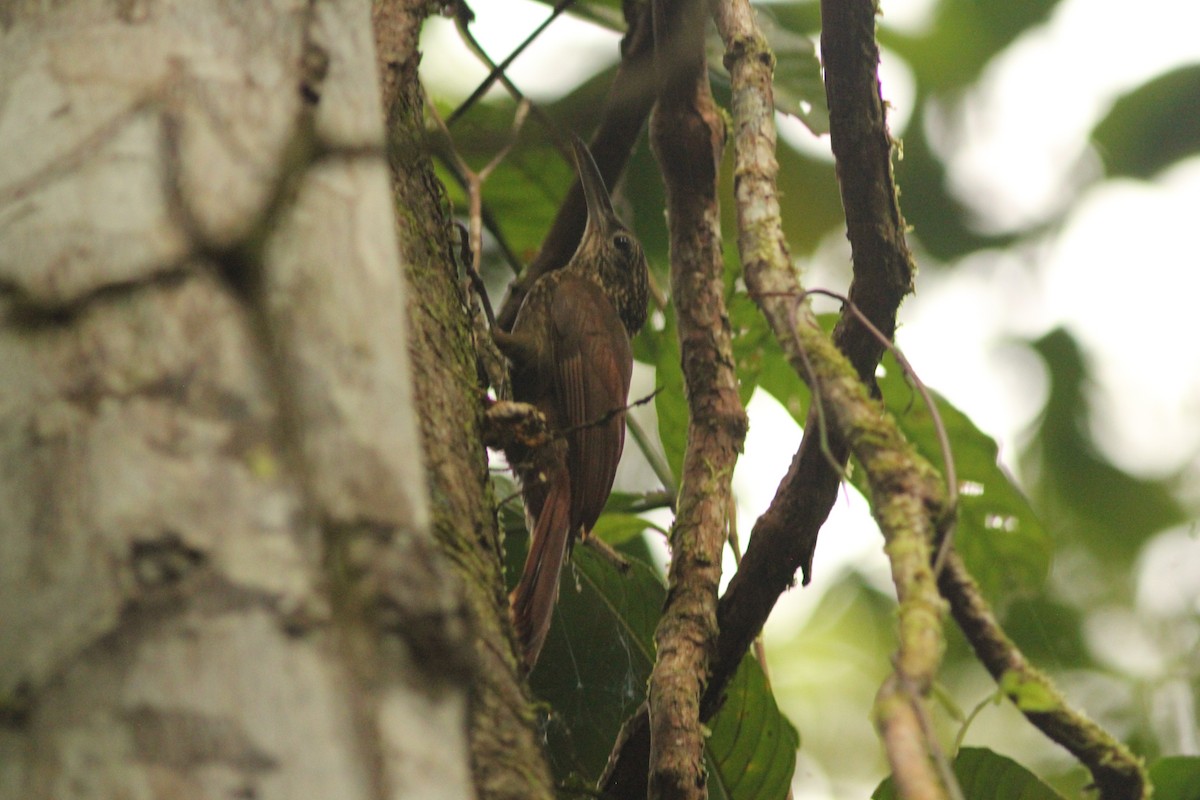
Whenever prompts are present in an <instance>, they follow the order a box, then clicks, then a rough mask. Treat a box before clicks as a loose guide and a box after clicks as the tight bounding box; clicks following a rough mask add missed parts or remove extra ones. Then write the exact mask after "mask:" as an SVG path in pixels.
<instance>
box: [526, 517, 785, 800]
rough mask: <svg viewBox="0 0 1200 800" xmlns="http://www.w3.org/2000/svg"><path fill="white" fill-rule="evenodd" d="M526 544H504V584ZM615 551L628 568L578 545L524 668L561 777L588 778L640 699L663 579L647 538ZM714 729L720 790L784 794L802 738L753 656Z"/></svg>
mask: <svg viewBox="0 0 1200 800" xmlns="http://www.w3.org/2000/svg"><path fill="white" fill-rule="evenodd" d="M603 519H604V518H603V517H601V520H602V521H603ZM524 543H525V537H522V536H520V535H516V534H514V535H513V536H512V537H510V539H509V541H508V543H507V547H506V550H507V560H508V567H509V572H510V581H509V584H510V585H512V584H515V582H516V578H517V574H518V573H519V571H520V568H521V564H522V563H523V562H524V558H525V553H524V547H523V545H524ZM618 549H619V550H620V552H621V553H622V555H624V556H625V557H626V558H627V559H628V560H629V562H630V566H631V568H630V570H629V571H628V572H627V573H621V572H619V571H617V569H616V568H615V567H614V566H613V565H612V563H611V562H610V561H608V560H607V559H605V558H603V557H601V556H599V555H598V554H597V553H595V552H594V551H593V550H592V549H591V548H589V547H587V546H583V545H580V546H577V547H575V548H574V553H573V555H572V558H571V562H570V564H569V565H567V566H566V567H564V569H563V576H562V584H561V586H560V589H559V601H558V605H557V606H556V608H555V611H554V619H553V622H552V623H551V626H550V633H549V635H548V636H547V637H546V645H545V647H544V649H543V650H542V655H541V658H540V659H539V660H538V663H537V666H536V667H535V668H534V670H533V673H532V674H531V675H530V686H531V687H532V688H533V691H534V693H535V694H536V695H537V697H538V698H539V699H540V700H542V701H544V702H545V703H546V704H547V705H548V706H549V708H551V709H553V710H552V712H551V714H550V716H549V718H548V719H547V720H546V724H545V735H546V742H547V750H548V752H549V754H550V759H551V765H552V767H553V770H554V773H555V777H556V778H557V779H558V780H559V781H560V782H564V783H579V782H583V783H590V784H594V782H595V780H596V779H597V778H598V777H599V775H600V773H601V771H602V770H603V768H604V765H605V763H606V762H607V759H608V754H609V751H610V750H611V748H612V743H613V741H614V740H615V739H616V736H617V732H618V731H619V730H620V728H621V725H622V724H623V723H624V721H625V720H626V719H627V718H628V717H629V716H630V715H631V714H633V713H634V712H635V711H636V710H637V708H638V707H639V706H640V705H641V703H642V701H643V700H645V692H646V684H647V681H648V680H649V677H650V670H651V667H652V665H653V660H654V630H655V627H656V625H657V624H658V618H659V614H660V611H661V609H662V606H663V603H664V602H665V601H666V587H665V585H664V583H663V577H662V575H661V574H660V572H659V570H658V568H657V567H655V566H654V565H653V563H652V561H651V558H650V553H649V550H648V548H647V547H646V543H645V540H644V539H641V538H637V537H635V538H633V539H630V540H628V541H627V542H625V544H623V545H621V546H619V548H618ZM711 731H712V735H711V736H710V737H709V740H708V742H707V747H706V759H707V762H708V763H709V764H710V765H711V767H710V783H712V784H713V785H714V787H715V788H716V789H717V790H718V791H720V790H724V791H725V792H726V796H728V797H730V798H734V799H735V800H740V799H742V798H745V799H746V800H750V798H771V797H780V798H782V797H784V796H785V795H786V792H787V786H788V783H789V781H790V778H791V774H792V770H793V769H794V765H795V757H796V746H797V741H798V736H797V734H796V732H795V729H794V728H792V726H791V724H790V723H789V722H788V721H787V719H786V718H785V717H784V716H783V715H782V714H781V713H780V711H779V707H778V706H777V705H776V703H775V698H774V696H773V695H772V694H771V690H770V687H769V686H768V685H767V683H766V680H765V678H764V677H763V674H762V670H761V669H760V668H759V666H758V664H757V662H755V661H754V659H753V658H752V657H750V656H747V657H746V658H745V659H744V660H743V662H742V664H741V666H740V667H739V669H738V673H737V675H736V676H735V677H734V680H733V682H732V683H731V685H730V688H729V692H728V695H727V698H726V700H725V703H724V705H723V706H722V707H721V709H720V710H719V711H718V712H717V715H716V717H715V718H714V719H713V720H712V723H711ZM713 796H716V795H715V794H714V795H713Z"/></svg>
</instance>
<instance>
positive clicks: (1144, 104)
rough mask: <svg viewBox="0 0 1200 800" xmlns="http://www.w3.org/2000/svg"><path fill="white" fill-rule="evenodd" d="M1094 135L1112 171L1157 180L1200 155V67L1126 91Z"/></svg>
mask: <svg viewBox="0 0 1200 800" xmlns="http://www.w3.org/2000/svg"><path fill="white" fill-rule="evenodd" d="M1092 138H1093V140H1094V141H1095V143H1096V147H1097V148H1098V149H1099V150H1100V155H1101V156H1102V157H1103V158H1104V164H1105V167H1106V168H1107V171H1108V174H1109V175H1128V176H1130V177H1134V178H1151V177H1153V176H1154V175H1155V174H1156V173H1158V172H1159V171H1161V170H1162V169H1164V168H1166V167H1169V166H1170V165H1172V164H1174V163H1175V162H1177V161H1180V160H1182V159H1184V158H1187V157H1188V156H1191V155H1194V154H1196V153H1200V65H1194V64H1193V65H1191V66H1187V67H1181V68H1179V69H1176V70H1174V71H1173V72H1168V73H1167V74H1166V75H1161V76H1159V77H1157V78H1155V79H1154V80H1152V81H1150V82H1149V83H1147V84H1144V85H1142V86H1139V87H1138V88H1137V89H1135V90H1134V91H1132V92H1130V93H1129V94H1126V95H1125V96H1124V97H1122V98H1121V99H1119V100H1118V101H1117V102H1116V104H1115V105H1114V106H1113V107H1112V110H1111V111H1109V112H1108V115H1107V116H1106V117H1105V118H1104V120H1103V121H1102V122H1101V123H1100V124H1099V125H1097V126H1096V129H1095V131H1094V132H1093V134H1092Z"/></svg>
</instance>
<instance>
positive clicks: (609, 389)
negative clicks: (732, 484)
mask: <svg viewBox="0 0 1200 800" xmlns="http://www.w3.org/2000/svg"><path fill="white" fill-rule="evenodd" d="M551 321H552V324H553V326H554V329H555V330H554V334H555V335H554V336H553V337H552V339H553V341H554V380H555V389H556V395H557V399H558V406H559V412H560V414H559V417H558V419H559V423H560V425H561V426H562V427H563V428H566V429H569V430H570V433H569V434H568V436H567V442H568V455H567V463H568V468H569V470H570V473H571V512H572V513H571V523H572V529H575V527H576V526H579V525H582V526H583V529H584V530H585V531H590V530H591V529H592V526H593V525H595V524H596V519H597V518H598V517H599V516H600V512H601V511H602V510H603V509H604V503H605V501H607V500H608V494H609V492H610V491H611V489H612V483H613V477H614V476H615V475H616V472H617V462H618V461H620V459H621V450H622V448H623V447H624V444H625V416H624V414H622V413H614V412H619V410H620V409H622V408H623V407H624V406H625V403H626V398H627V397H628V395H629V379H630V374H631V372H632V370H633V353H632V351H631V350H630V347H629V337H628V335H627V334H626V333H625V326H624V325H623V324H622V323H621V318H620V317H619V316H618V315H617V311H616V309H615V308H613V305H612V303H610V302H609V300H608V298H607V297H606V296H605V295H604V292H603V291H601V289H600V287H599V286H597V285H596V284H594V283H592V282H591V281H588V280H585V279H582V278H570V279H566V280H563V281H562V283H561V284H560V285H559V287H558V290H557V291H556V292H555V297H554V301H553V303H552V306H551ZM606 415H610V416H609V418H608V419H605V417H606ZM601 420H604V421H603V422H601Z"/></svg>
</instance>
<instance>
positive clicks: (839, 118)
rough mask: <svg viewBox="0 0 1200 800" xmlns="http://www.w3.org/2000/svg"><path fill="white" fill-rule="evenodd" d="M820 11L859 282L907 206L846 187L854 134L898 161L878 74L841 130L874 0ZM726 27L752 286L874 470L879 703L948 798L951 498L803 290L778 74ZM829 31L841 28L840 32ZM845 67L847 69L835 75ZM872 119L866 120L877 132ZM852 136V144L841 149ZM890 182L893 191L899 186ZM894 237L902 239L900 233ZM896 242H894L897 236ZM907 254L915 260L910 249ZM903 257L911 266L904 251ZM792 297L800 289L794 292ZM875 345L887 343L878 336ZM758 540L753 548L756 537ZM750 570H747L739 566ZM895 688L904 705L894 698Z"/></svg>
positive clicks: (857, 95)
mask: <svg viewBox="0 0 1200 800" xmlns="http://www.w3.org/2000/svg"><path fill="white" fill-rule="evenodd" d="M822 6H823V8H822V10H823V18H822V21H823V28H822V30H823V37H824V38H823V41H824V42H825V44H824V46H823V47H822V54H823V56H824V58H825V62H826V80H827V86H829V90H828V91H829V100H830V105H831V109H832V113H831V120H832V123H833V125H834V128H833V135H834V150H835V155H837V157H838V164H839V168H838V171H839V175H840V176H841V177H842V188H843V205H844V206H845V207H846V208H847V226H848V230H849V232H850V237H851V244H852V248H853V250H854V261H855V271H856V280H857V277H858V274H859V270H860V267H861V268H862V269H864V270H866V269H868V268H869V269H871V270H875V271H878V270H879V267H880V264H884V265H893V264H894V263H895V262H894V261H893V260H892V259H891V258H890V257H888V254H889V253H894V252H895V251H894V250H889V251H887V253H879V254H878V255H879V256H880V258H881V260H880V261H879V262H869V258H870V256H869V253H873V252H874V251H869V250H864V249H862V248H861V246H860V245H861V243H860V242H858V241H856V238H857V237H858V236H859V235H860V234H861V233H862V232H863V230H862V229H865V228H867V227H869V225H871V224H873V225H874V226H875V228H876V229H880V228H885V227H886V226H885V223H886V222H887V221H888V220H889V219H892V218H893V217H896V218H898V216H899V212H898V210H895V211H894V212H891V213H889V212H888V211H887V210H885V209H879V210H878V211H879V213H878V215H877V216H859V213H858V212H859V210H860V209H859V205H858V202H857V200H858V198H857V197H851V196H849V195H850V191H849V186H848V184H850V185H853V184H852V181H851V180H848V178H847V175H848V174H849V173H855V175H856V176H857V175H861V174H862V173H864V172H865V173H866V174H871V175H873V174H874V172H873V169H872V168H871V166H868V165H874V164H875V162H874V161H873V160H872V159H871V158H868V157H867V156H869V155H871V154H869V153H862V152H857V151H856V150H855V146H856V145H858V144H859V143H858V142H855V141H854V137H855V136H856V135H857V136H860V137H862V136H866V137H868V138H870V139H871V141H875V139H874V138H871V137H872V134H877V133H879V132H882V136H883V141H884V143H885V144H884V147H883V154H884V162H885V163H887V164H889V165H890V160H889V159H890V152H891V151H890V140H889V139H888V138H887V134H886V127H885V126H884V125H883V121H882V103H881V101H880V100H879V97H878V81H877V79H874V83H873V84H872V86H871V87H869V89H873V94H871V92H870V91H869V92H868V94H869V95H870V99H869V100H868V107H874V108H878V110H879V114H878V115H877V121H878V124H879V127H878V129H871V130H868V131H867V132H865V133H864V132H863V131H862V130H855V129H847V128H845V127H844V123H846V122H847V121H848V120H849V119H850V118H851V117H852V116H854V115H856V114H857V115H859V116H862V114H863V110H864V109H863V108H862V106H861V95H862V89H863V86H862V85H861V81H860V80H859V79H858V78H859V75H860V74H861V72H862V68H863V64H862V63H860V62H865V61H870V64H869V68H870V69H869V74H870V75H871V76H872V77H873V75H874V72H873V71H874V69H875V66H876V64H877V59H878V56H877V51H876V48H875V43H874V36H873V31H874V6H873V4H871V3H870V2H869V1H868V0H853V1H852V2H846V1H843V2H840V3H829V2H826V3H823V4H822ZM831 6H837V8H831ZM863 17H865V19H863ZM717 22H718V28H719V30H720V31H721V34H722V37H723V38H724V39H725V42H726V47H727V56H726V63H727V65H728V66H729V67H730V73H731V76H732V79H733V85H734V92H733V111H734V118H735V130H736V131H737V133H738V135H737V138H736V139H735V145H736V147H735V166H734V174H735V175H737V176H738V182H737V185H736V186H735V196H736V198H737V201H738V218H739V230H740V232H741V235H740V237H739V242H738V244H739V249H740V251H741V254H742V262H743V266H744V270H745V279H746V285H747V287H748V288H749V289H750V291H751V293H752V294H754V295H755V296H756V297H757V299H758V302H759V305H760V307H761V308H762V310H763V313H764V315H765V316H766V317H767V320H768V322H769V323H770V324H771V327H772V329H773V331H774V332H775V334H776V337H777V338H778V339H779V341H780V344H781V346H782V347H783V350H784V353H785V354H786V355H787V356H788V358H789V360H790V361H791V362H792V364H793V366H794V367H796V369H797V370H798V371H799V372H801V373H802V374H805V373H807V374H806V375H805V376H806V377H809V376H810V375H811V376H812V377H816V378H818V379H819V380H818V381H810V386H811V387H812V389H813V391H814V393H819V394H820V395H821V396H822V397H823V398H824V400H825V401H826V411H827V412H828V414H829V415H830V417H831V420H832V422H833V423H834V427H835V428H836V429H837V430H838V431H839V432H840V433H841V435H842V436H843V437H844V438H845V441H846V443H847V444H848V445H849V447H850V449H851V450H852V451H853V453H854V455H855V456H856V457H857V458H858V460H859V462H860V463H861V464H862V466H863V468H864V470H865V472H866V474H867V480H868V483H869V484H870V487H871V501H872V510H873V511H874V514H875V517H876V519H877V521H878V522H879V526H880V529H881V531H882V532H883V534H884V538H885V540H886V542H887V545H886V548H885V549H886V551H887V553H888V556H889V559H890V561H891V564H892V576H893V581H894V583H895V585H896V591H897V595H898V598H899V601H900V607H899V649H898V651H897V653H896V657H895V659H894V665H895V679H894V681H893V682H892V683H891V684H890V685H889V687H888V689H889V692H888V693H881V696H880V702H879V703H878V704H877V706H876V713H877V722H878V724H879V725H880V730H881V732H883V733H884V734H885V736H884V740H885V743H886V744H887V745H888V747H887V749H888V754H889V759H890V761H891V764H892V769H893V773H894V774H896V775H897V779H898V781H899V782H900V783H901V785H905V784H906V783H910V784H911V785H914V786H916V785H922V786H925V785H928V786H933V787H935V791H934V793H933V794H932V795H930V796H933V797H945V796H946V789H945V787H944V786H943V785H942V779H941V776H939V775H938V774H937V772H936V770H933V769H932V764H931V763H930V761H929V759H928V754H929V753H931V752H932V747H931V744H930V743H929V742H928V741H927V737H926V735H925V732H924V730H923V726H921V725H920V713H919V712H918V707H919V706H920V704H922V703H923V702H924V696H925V695H926V694H927V692H928V690H929V686H930V685H931V684H932V681H933V677H934V675H935V673H936V670H937V667H938V664H939V663H940V659H941V652H942V648H943V643H942V637H941V614H942V601H941V598H940V597H938V595H937V592H936V590H935V586H934V585H933V575H932V570H931V567H930V558H929V550H930V543H931V542H932V541H933V539H934V538H935V535H936V534H935V526H934V524H933V518H937V519H940V518H941V509H942V508H943V507H944V504H945V499H944V496H943V493H942V491H941V487H940V485H939V480H938V477H937V474H936V472H935V471H934V470H933V469H932V467H930V465H929V464H928V463H927V462H925V461H924V460H923V459H921V458H920V457H919V456H918V455H917V454H916V453H915V452H914V451H913V449H912V446H911V445H910V444H909V443H908V442H906V441H905V440H904V437H903V436H902V435H901V433H900V431H899V430H898V429H897V428H896V426H895V423H894V421H893V420H892V419H891V418H890V417H888V416H886V415H883V414H881V413H880V411H881V409H880V408H879V407H878V404H877V403H875V402H871V401H870V400H869V398H868V397H867V396H866V391H865V390H866V387H865V386H864V383H866V382H867V381H866V379H865V378H863V377H862V375H861V372H860V371H859V370H856V369H855V368H854V365H852V364H851V363H849V362H848V361H847V360H846V359H845V357H844V356H843V354H842V353H841V352H839V351H838V350H837V349H836V348H834V347H833V345H832V342H830V341H829V340H828V339H827V338H826V337H825V336H824V334H823V333H822V332H821V330H820V327H819V326H818V325H817V323H816V320H815V317H814V316H813V313H812V310H811V307H810V306H809V305H808V303H807V301H806V300H804V299H801V297H800V293H801V292H802V291H803V289H802V287H801V286H800V285H799V282H798V280H797V277H796V274H795V271H794V270H793V269H792V265H791V259H790V257H789V256H788V249H787V245H786V242H785V241H784V238H783V233H782V225H781V220H780V213H779V202H778V190H777V187H776V173H777V170H778V166H777V164H776V162H775V159H774V155H773V154H774V146H775V130H774V125H773V116H772V114H771V113H770V112H771V109H772V108H773V101H772V94H771V75H770V66H771V63H772V61H773V59H772V57H771V54H770V51H769V49H768V48H767V45H766V42H765V40H764V38H763V36H762V34H761V32H760V31H759V30H758V28H757V24H756V22H755V21H754V17H753V13H752V12H751V10H750V8H749V4H748V2H745V0H732V1H731V2H728V3H720V4H718V6H717ZM831 29H837V30H836V32H831ZM839 36H840V37H844V38H838V37H839ZM832 51H837V52H836V53H835V52H832ZM847 60H848V61H850V62H852V63H847ZM841 71H844V72H845V73H847V74H846V75H845V76H839V75H836V74H835V73H838V72H841ZM843 77H847V78H849V80H848V84H849V85H848V86H843V85H842V83H841V81H842V78H843ZM835 83H836V84H838V85H839V87H841V88H844V89H846V93H844V94H842V93H840V89H839V91H838V92H835V91H834V89H833V86H832V84H835ZM868 110H870V108H868ZM872 122H873V120H871V118H870V117H869V116H868V118H867V126H868V128H871V123H872ZM853 124H855V125H862V124H863V120H861V119H856V120H855V121H854V123H853ZM839 131H840V133H839ZM839 140H840V141H839ZM847 142H848V144H849V147H847V146H843V145H844V144H846V143H847ZM885 177H887V178H890V166H888V167H887V168H886V174H885ZM883 185H885V186H888V187H890V183H884V184H883ZM866 188H869V187H866ZM888 202H890V203H893V204H894V202H895V197H894V194H892V195H890V196H889V197H888ZM867 207H868V208H872V209H873V208H874V204H873V203H868V204H867ZM885 232H886V233H891V232H892V231H885ZM895 232H897V233H898V234H899V235H900V236H901V237H902V235H903V228H902V227H900V228H898V229H897V230H896V231H895ZM884 238H887V237H886V236H885V237H884ZM900 241H902V239H901V240H900ZM895 242H896V240H895V239H894V238H893V239H891V242H890V243H891V244H895ZM885 244H887V242H885ZM904 253H905V255H907V250H906V249H905V250H904ZM901 263H903V264H909V263H910V262H909V260H908V259H907V258H905V259H902V260H901ZM910 275H911V273H910ZM882 277H883V278H884V283H885V285H891V286H892V287H893V288H899V289H900V290H901V293H902V291H904V290H907V287H908V281H904V282H900V283H898V282H897V281H895V280H894V279H895V277H896V275H895V274H894V271H893V272H892V273H891V274H889V271H888V270H884V271H883V273H882ZM789 294H795V295H796V296H795V297H788V296H787V295H789ZM893 310H894V306H893ZM797 321H798V322H797ZM871 344H872V345H873V347H874V348H878V345H875V344H874V342H873V340H872V341H871ZM801 353H803V354H804V356H803V357H801ZM871 383H872V384H873V382H871ZM751 544H752V545H753V544H754V542H753V540H752V541H751ZM748 560H749V552H747V561H748ZM745 571H746V570H745V568H744V567H743V570H741V572H745ZM731 588H732V587H731ZM893 693H896V697H897V698H900V699H903V701H904V702H893V701H891V699H890V698H891V697H892V694H893ZM906 705H907V707H908V708H909V711H908V712H907V713H906V712H905V710H904V709H905V707H906ZM898 742H909V743H914V742H915V743H917V745H918V748H917V749H918V750H919V751H920V752H922V753H924V754H925V758H924V759H913V758H910V757H908V755H907V753H908V751H907V750H905V749H903V748H900V747H897V746H896V743H898Z"/></svg>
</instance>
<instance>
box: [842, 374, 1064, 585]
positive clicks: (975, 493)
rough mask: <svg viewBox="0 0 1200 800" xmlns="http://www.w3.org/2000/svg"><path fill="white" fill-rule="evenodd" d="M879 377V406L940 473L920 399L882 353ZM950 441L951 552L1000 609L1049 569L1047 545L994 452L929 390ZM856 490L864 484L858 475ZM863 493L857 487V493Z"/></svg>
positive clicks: (937, 452)
mask: <svg viewBox="0 0 1200 800" xmlns="http://www.w3.org/2000/svg"><path fill="white" fill-rule="evenodd" d="M882 366H883V369H884V374H883V376H882V377H880V378H879V388H880V390H881V391H882V392H883V398H884V404H885V405H886V406H887V408H888V410H889V411H891V412H892V414H893V415H894V416H895V418H896V421H897V423H898V424H899V425H900V428H901V430H902V431H903V432H904V435H905V436H906V437H907V438H908V440H909V441H910V442H912V443H913V445H914V446H915V447H916V448H917V451H918V452H919V453H920V454H921V455H922V456H924V457H925V458H926V459H928V460H929V461H930V462H931V463H932V464H934V465H935V466H937V467H939V468H941V469H943V472H944V466H945V465H944V464H943V463H942V452H941V446H940V444H939V442H938V438H937V434H936V431H935V429H934V426H933V419H932V416H931V415H930V413H929V409H928V407H926V405H925V403H924V402H923V401H922V399H921V396H920V394H919V393H918V392H917V391H916V390H915V389H914V388H913V387H912V386H910V385H909V383H908V379H907V378H906V377H905V375H904V373H903V371H902V370H901V369H900V365H899V364H898V363H897V362H896V359H895V357H894V356H893V355H892V354H891V353H888V354H887V355H885V356H884V358H883V361H882ZM930 394H931V395H932V396H933V399H934V403H935V405H936V406H937V410H938V413H939V414H940V415H941V418H942V423H943V425H944V426H945V428H946V435H947V436H948V437H949V440H950V448H951V452H952V453H953V456H954V463H955V469H956V471H957V473H958V483H959V501H958V502H959V515H958V526H957V528H956V531H955V534H954V546H955V548H956V549H957V550H958V552H959V553H960V554H961V555H962V557H963V560H964V561H966V563H967V566H968V567H969V568H970V570H971V573H972V574H973V575H974V576H975V578H976V580H978V581H979V584H980V586H981V587H982V588H983V591H984V594H985V595H986V596H987V597H988V599H989V600H991V601H992V603H993V604H995V605H997V606H998V607H1001V608H1003V607H1004V606H1005V605H1007V603H1009V602H1010V601H1012V600H1013V599H1015V598H1017V597H1020V596H1024V595H1028V594H1031V593H1033V592H1034V591H1036V590H1037V589H1038V588H1039V587H1040V586H1041V585H1042V583H1043V582H1044V581H1045V579H1046V575H1047V573H1048V571H1049V568H1050V551H1051V542H1050V539H1049V537H1048V536H1047V535H1046V532H1045V530H1044V529H1043V528H1042V524H1041V522H1040V521H1039V520H1038V517H1037V515H1036V514H1034V512H1033V508H1032V507H1031V506H1030V505H1029V501H1028V500H1027V499H1026V498H1025V495H1024V494H1022V493H1021V490H1020V489H1019V488H1017V485H1016V483H1015V482H1014V481H1013V480H1012V478H1011V477H1009V475H1008V474H1007V473H1006V472H1005V471H1004V470H1003V469H1002V468H1001V467H1000V465H999V464H998V463H997V456H998V454H999V448H998V447H997V445H996V442H995V440H994V439H992V438H991V437H990V436H987V435H986V434H984V433H983V432H982V431H980V430H979V428H977V427H975V424H974V423H973V422H971V420H970V419H969V418H968V417H967V415H966V414H964V413H962V411H960V410H958V409H957V408H956V407H955V406H953V405H952V404H951V403H949V402H948V401H947V400H946V399H945V398H943V397H942V396H941V395H938V394H937V393H936V392H934V391H932V390H930ZM855 480H856V484H857V482H859V481H864V482H865V476H864V475H862V473H861V471H859V472H858V473H857V474H856V477H855ZM860 488H864V487H860Z"/></svg>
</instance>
